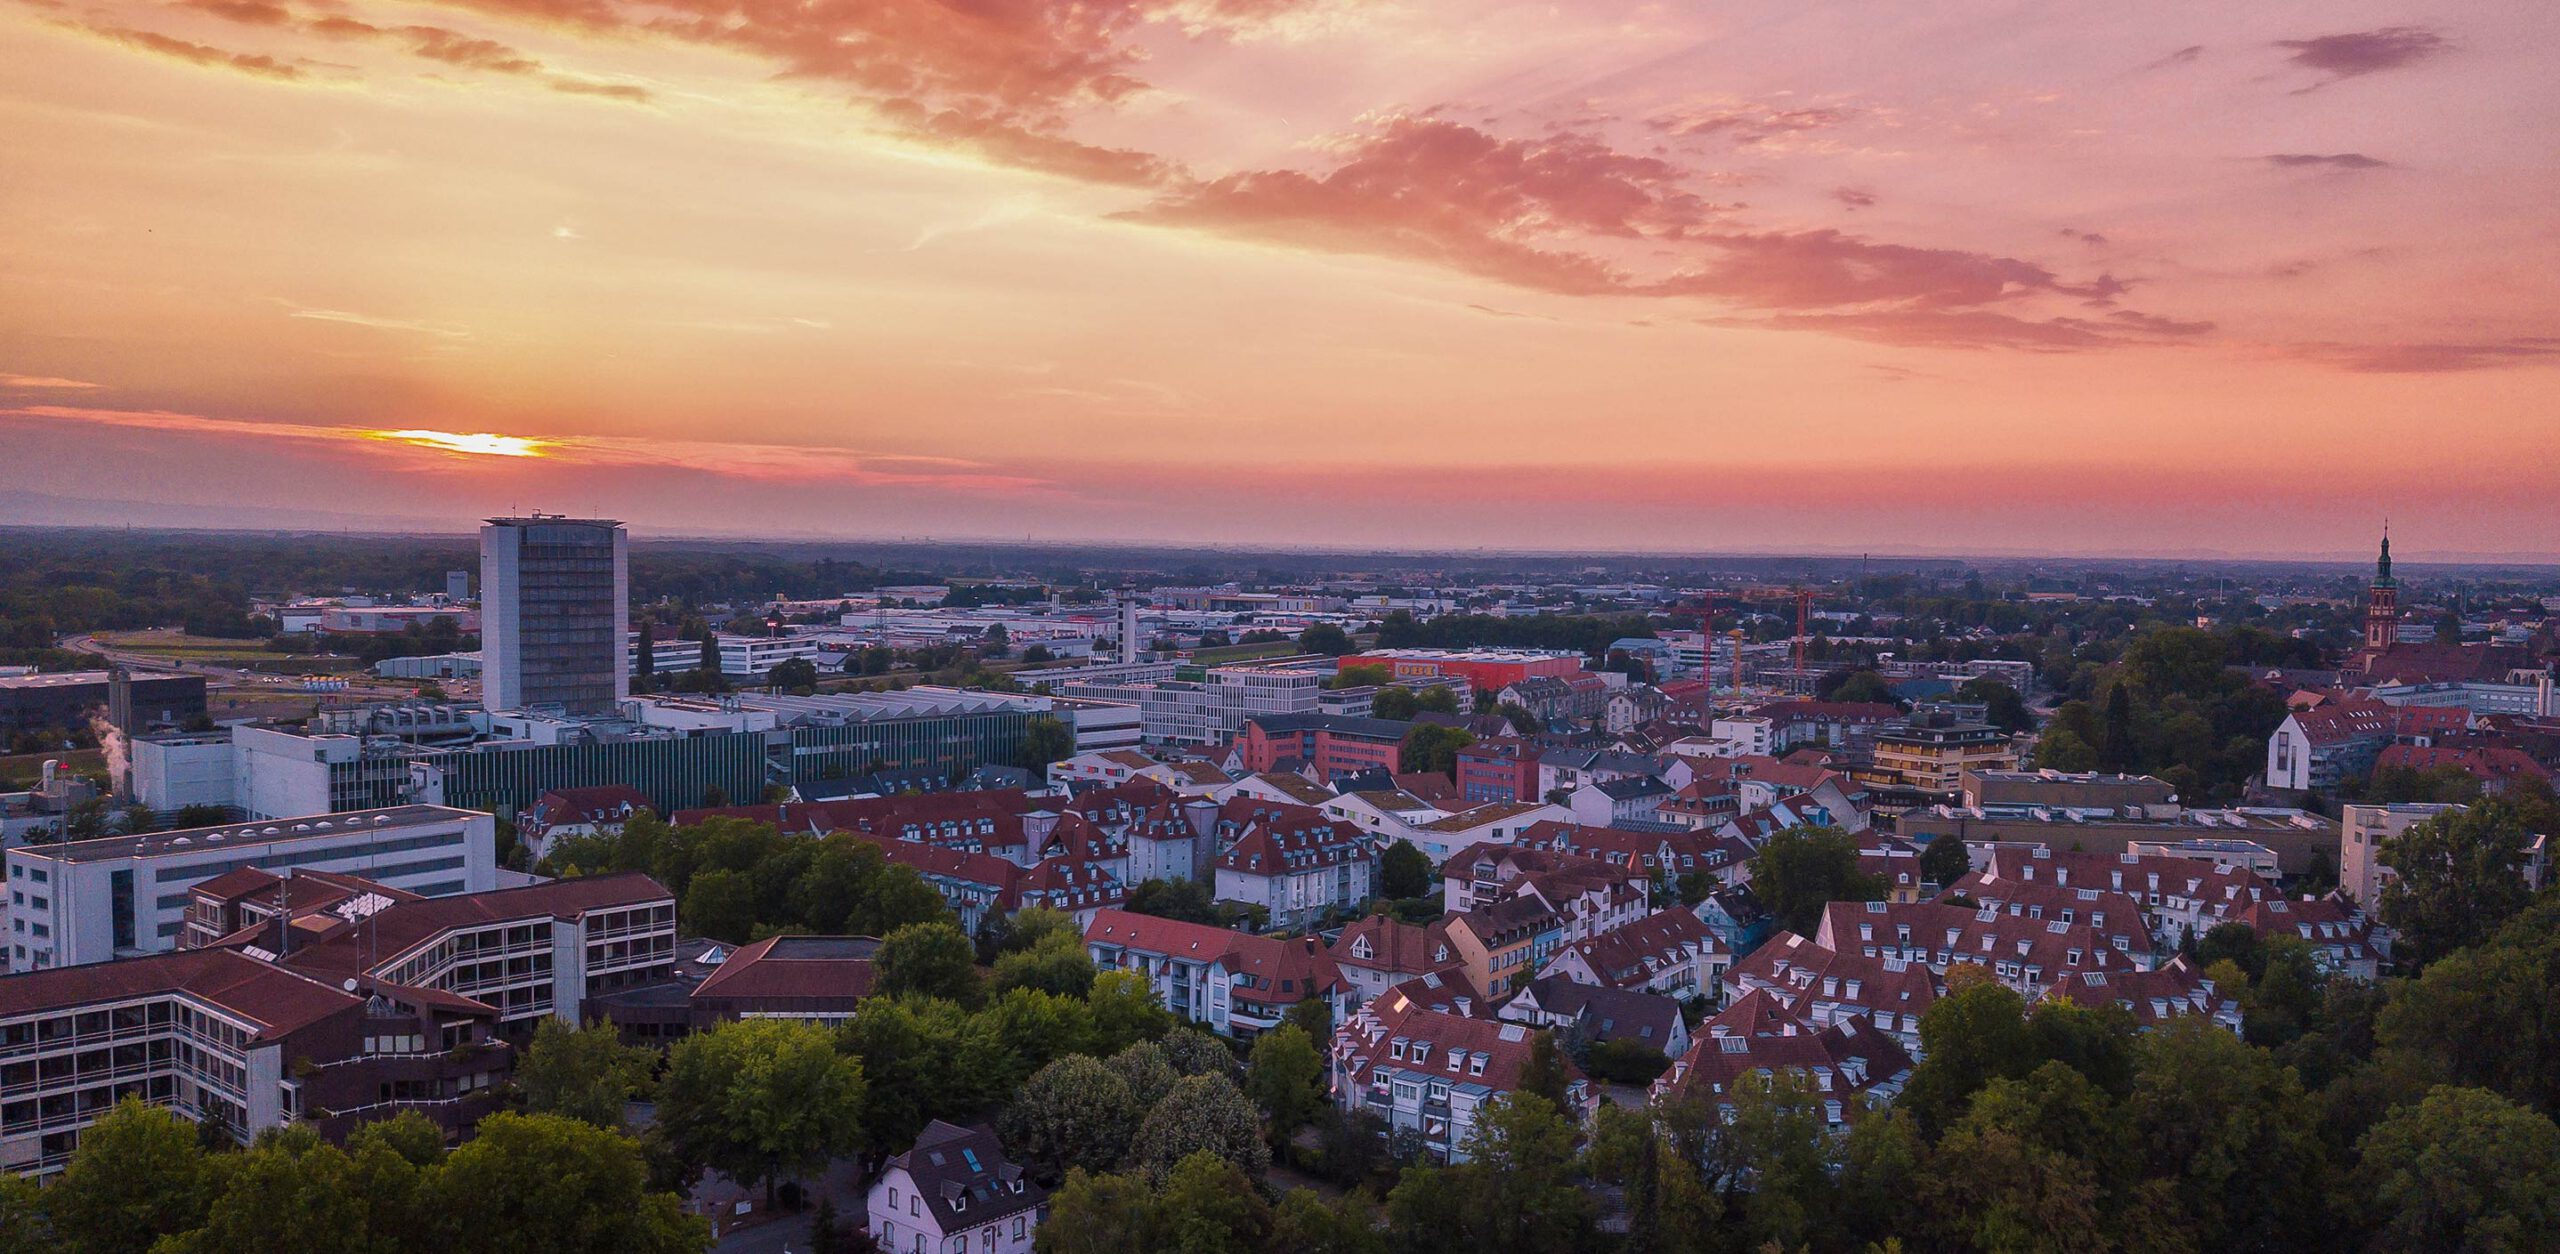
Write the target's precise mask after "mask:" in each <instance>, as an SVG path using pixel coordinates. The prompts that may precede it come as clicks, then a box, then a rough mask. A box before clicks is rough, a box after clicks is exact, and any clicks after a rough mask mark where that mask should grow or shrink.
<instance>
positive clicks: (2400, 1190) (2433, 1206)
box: [2338, 1087, 2560, 1254]
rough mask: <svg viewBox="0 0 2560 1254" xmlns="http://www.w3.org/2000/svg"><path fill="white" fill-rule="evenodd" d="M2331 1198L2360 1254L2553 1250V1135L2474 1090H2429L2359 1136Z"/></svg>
mask: <svg viewBox="0 0 2560 1254" xmlns="http://www.w3.org/2000/svg"><path fill="white" fill-rule="evenodd" d="M2357 1152H2358V1155H2359V1158H2360V1161H2359V1162H2358V1163H2357V1166H2356V1169H2355V1171H2354V1173H2353V1175H2352V1177H2351V1178H2350V1180H2349V1181H2348V1185H2347V1188H2346V1190H2345V1192H2344V1193H2343V1194H2341V1195H2340V1197H2339V1198H2338V1206H2339V1208H2340V1210H2341V1211H2343V1212H2345V1213H2346V1214H2348V1215H2349V1216H2350V1217H2351V1218H2353V1219H2354V1220H2355V1221H2356V1222H2357V1225H2358V1226H2359V1227H2361V1228H2363V1229H2364V1230H2365V1231H2367V1232H2369V1233H2370V1234H2371V1236H2370V1238H2369V1242H2368V1244H2367V1247H2366V1248H2368V1249H2372V1250H2377V1251H2393V1252H2395V1254H2396V1252H2401V1251H2405V1252H2407V1254H2419V1252H2420V1251H2434V1250H2519V1251H2521V1250H2533V1249H2550V1248H2552V1247H2553V1246H2554V1244H2555V1243H2560V1128H2555V1127H2553V1126H2552V1123H2551V1120H2550V1119H2548V1118H2545V1117H2544V1116H2543V1115H2541V1114H2539V1113H2536V1112H2534V1111H2531V1110H2528V1109H2526V1108H2524V1107H2522V1106H2518V1105H2516V1104H2515V1103H2513V1102H2510V1101H2508V1100H2506V1099H2505V1098H2502V1097H2500V1096H2498V1095H2497V1094H2495V1093H2490V1092H2487V1091H2485V1090H2481V1089H2468V1088H2450V1087H2447V1088H2438V1089H2436V1090H2434V1091H2433V1092H2430V1093H2428V1094H2427V1096H2426V1100H2424V1101H2422V1102H2420V1103H2418V1104H2417V1105H2414V1106H2403V1107H2401V1108H2400V1109H2399V1110H2397V1111H2394V1112H2393V1113H2392V1114H2391V1115H2390V1116H2389V1117H2387V1118H2385V1119H2384V1120H2383V1121H2382V1122H2380V1123H2378V1124H2376V1125H2374V1127H2373V1129H2372V1130H2371V1131H2369V1132H2367V1133H2366V1134H2365V1135H2364V1139H2363V1140H2362V1141H2361V1142H2359V1143H2358V1145H2357Z"/></svg>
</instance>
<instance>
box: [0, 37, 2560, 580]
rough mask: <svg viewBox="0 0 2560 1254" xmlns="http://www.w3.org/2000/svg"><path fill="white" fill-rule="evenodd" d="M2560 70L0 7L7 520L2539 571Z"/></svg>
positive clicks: (2552, 502)
mask: <svg viewBox="0 0 2560 1254" xmlns="http://www.w3.org/2000/svg"><path fill="white" fill-rule="evenodd" d="M2555 42H2560V17H2555V15H2554V14H2553V12H2552V11H2551V10H2550V9H2549V8H2548V7H2547V6H2542V5H2535V4H2528V3H2521V2H2513V0H2502V2H2497V3H2480V4H2473V5H2465V6H2456V5H2448V4H2435V5H2426V4H2409V3H2399V4H2380V3H2362V2H2354V0H2350V2H2346V3H2324V4H2309V3H2282V4H2264V5H2255V6H2230V5H2206V4H2200V3H2198V4H2183V3H2182V4H2165V5H2157V6H2143V7H2139V8H2123V9H2111V10H2104V11H2099V10H2093V9H2089V8H2087V7H2085V6H2057V5H2044V6H2010V5H1988V4H1959V5H1947V6H1929V7H1927V8H1925V9H1924V8H1922V7H1920V6H1863V5H1862V6H1849V5H1843V4H1822V5H1803V4H1783V3H1776V2H1774V0H1770V2H1762V0H1748V2H1741V3H1731V4H1717V5H1704V4H1696V5H1688V4H1615V3H1607V2H1605V0H1595V2H1592V3H1581V4H1572V5H1518V4H1477V3H1427V2H1422V0H1414V2H1410V3H1397V4H1361V3H1348V2H1342V0H1088V2H1087V3H1083V4H1079V5H1075V6H1072V7H1067V6H1058V5H1046V4H1038V3H1031V2H1029V0H817V2H816V3H808V4H803V3H799V2H798V0H792V2H790V3H783V2H782V0H672V2H670V3H651V4H636V3H617V2H615V0H460V2H457V3H452V4H418V5H407V4H389V3H373V4H363V5H350V4H344V3H338V2H336V0H180V2H178V3H149V4H144V3H94V4H91V3H81V2H80V0H0V59H5V61H6V63H7V64H8V65H9V66H10V67H11V73H10V75H9V76H8V77H7V80H6V81H5V82H0V125H5V126H6V128H7V132H8V133H9V134H10V136H11V137H12V139H13V141H14V142H13V144H12V153H11V155H12V167H13V174H14V175H15V176H16V177H13V178H10V179H7V180H0V224H5V228H6V231H7V237H8V239H9V240H10V241H11V244H12V247H11V248H10V249H9V250H8V254H7V257H6V260H5V263H0V431H5V432H6V435H7V438H8V441H9V448H10V450H11V456H10V457H8V458H5V459H0V492H9V493H24V494H46V495H51V496H57V497H68V498H85V499H92V500H98V499H104V500H130V501H139V502H148V503H149V504H150V505H151V506H152V507H153V508H155V509H159V510H171V509H176V510H181V511H183V510H185V509H188V508H195V509H200V510H202V511H204V512H205V513H207V514H211V513H214V512H216V511H219V512H222V513H224V514H226V515H227V516H235V517H255V516H256V515H257V514H258V512H259V511H261V510H266V511H274V512H275V514H276V516H277V517H279V518H281V517H285V516H286V513H287V512H288V511H317V512H323V513H332V514H348V515H360V516H378V517H382V518H385V519H391V520H403V521H406V520H416V519H422V518H447V517H450V518H470V517H476V516H478V515H481V514H485V513H490V512H496V511H503V510H507V509H510V508H528V509H529V508H536V507H539V508H545V509H559V510H568V511H573V512H576V511H589V510H592V511H598V512H605V513H610V514H613V515H615V516H618V517H622V518H626V519H629V520H631V521H632V522H634V523H635V524H637V525H638V526H640V527H642V528H644V529H647V530H654V531H661V532H667V531H673V532H698V533H722V534H757V533H760V532H767V531H770V532H775V533H787V534H792V535H813V534H840V535H847V536H858V535H942V536H964V535H972V536H997V537H1012V536H1021V535H1025V534H1030V535H1036V536H1039V537H1041V538H1044V539H1045V538H1060V539H1067V538H1074V539H1088V538H1090V539H1114V538H1120V539H1153V540H1162V541H1168V542H1233V543H1245V544H1257V543H1258V544H1266V545H1278V544H1288V543H1292V542H1306V543H1321V544H1326V545H1344V546H1358V545H1382V546H1389V547H1399V546H1402V547H1459V548H1471V547H1476V546H1485V547H1491V548H1538V549H1560V548H1575V547H1587V548H1595V549H1610V548H1616V549H1643V550H1653V551H1671V550H1753V549H1759V550H1765V549H1788V548H1790V547H1794V548H1804V549H1829V550H1849V551H1857V550H1861V549H1864V550H1871V551H1875V552H1879V553H1886V552H1913V551H1937V552H1967V551H1977V552H2026V551H2056V552H2063V551H2077V550H2088V551H2107V552H2170V551H2192V550H2211V551H2218V552H2224V553H2233V554H2292V553H2320V554H2338V553H2348V552H2354V551H2357V550H2358V549H2360V548H2361V547H2362V545H2363V544H2364V543H2366V541H2367V539H2368V538H2369V537H2370V536H2371V534H2372V532H2373V530H2374V527H2375V524H2376V522H2377V520H2378V518H2379V516H2380V515H2382V514H2384V513H2388V514H2390V515H2391V516H2392V517H2393V519H2394V522H2395V530H2396V531H2397V532H2399V533H2400V534H2402V535H2404V536H2407V537H2409V538H2410V541H2409V542H2410V543H2411V545H2412V547H2414V548H2416V549H2420V550H2427V551H2437V552H2541V553H2549V552H2551V551H2552V550H2553V549H2554V547H2555V546H2554V545H2553V543H2552V536H2553V535H2554V534H2555V532H2560V458H2555V457H2553V456H2552V455H2551V452H2550V447H2551V444H2552V438H2551V437H2552V435H2553V433H2554V429H2555V416H2554V415H2555V401H2560V316H2555V315H2560V280H2556V279H2555V278H2554V276H2555V275H2560V231H2555V229H2554V222H2555V219H2554V214H2553V211H2552V209H2551V205H2552V204H2553V203H2554V201H2555V199H2560V161H2555V157H2554V147H2553V144H2552V143H2551V134H2550V131H2551V122H2550V119H2551V118H2553V117H2554V116H2560V81H2556V80H2555V77H2554V76H2552V75H2551V74H2549V73H2548V69H2549V67H2550V65H2551V64H2553V63H2554V57H2553V54H2554V52H2555V51H2560V49H2555V47H2554V45H2555ZM15 516H21V515H12V514H11V513H10V512H9V509H8V508H6V507H0V522H5V521H9V520H11V518H12V517H15Z"/></svg>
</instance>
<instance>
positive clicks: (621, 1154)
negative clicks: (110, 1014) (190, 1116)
mask: <svg viewBox="0 0 2560 1254" xmlns="http://www.w3.org/2000/svg"><path fill="white" fill-rule="evenodd" d="M710 1245H711V1228H710V1225H709V1223H708V1222H707V1221H705V1220H703V1219H700V1218H697V1217H694V1216H690V1215H687V1214H685V1213H684V1212H683V1210H682V1208H681V1205H680V1202H679V1199H678V1198H677V1196H676V1195H675V1194H674V1193H673V1192H670V1191H668V1190H666V1189H663V1188H653V1187H652V1186H651V1182H650V1173H649V1169H648V1163H647V1160H646V1156H645V1154H644V1153H643V1151H642V1149H641V1147H640V1145H639V1143H638V1142H636V1141H634V1140H633V1139H632V1138H630V1137H627V1136H623V1135H621V1134H620V1133H618V1132H614V1131H609V1130H607V1129H604V1128H599V1127H595V1126H591V1125H590V1124H587V1123H584V1122H581V1121H579V1120H576V1119H569V1118H563V1117H559V1116H555V1115H538V1114H537V1115H521V1114H499V1115H494V1116H491V1117H490V1118H488V1119H485V1120H483V1121H481V1124H480V1127H479V1131H478V1134H477V1135H475V1136H473V1137H472V1139H471V1140H469V1141H467V1142H465V1143H464V1144H463V1145H462V1146H461V1147H459V1148H457V1149H453V1150H447V1149H446V1148H445V1143H444V1133H443V1131H442V1130H441V1129H439V1128H437V1127H436V1126H435V1125H434V1124H433V1123H431V1122H429V1121H428V1120H427V1119H425V1118H424V1117H423V1116H420V1115H417V1114H415V1113H407V1114H403V1115H401V1116H400V1117H398V1118H396V1119H393V1120H390V1121H388V1122H385V1123H376V1124H371V1125H368V1126H365V1127H362V1128H359V1129H357V1130H356V1132H355V1133H354V1134H353V1135H352V1136H350V1137H349V1138H348V1139H347V1144H346V1146H345V1148H343V1149H341V1148H339V1147H337V1146H334V1145H330V1144H328V1143H326V1142H324V1141H322V1140H321V1139H320V1136H319V1134H318V1133H316V1132H314V1131H313V1130H312V1129H311V1128H310V1127H308V1126H306V1125H293V1126H288V1127H285V1128H281V1129H276V1130H273V1131H270V1132H268V1133H267V1134H265V1135H263V1136H261V1137H260V1138H259V1139H258V1141H257V1143H256V1144H255V1145H253V1146H251V1147H249V1148H247V1149H241V1150H229V1151H219V1152H217V1151H208V1150H207V1149H206V1148H205V1147H204V1144H203V1138H202V1137H201V1136H200V1135H199V1132H198V1130H197V1128H196V1127H195V1125H193V1124H190V1123H188V1122H187V1121H186V1120H184V1119H181V1118H179V1117H178V1116H177V1115H174V1114H172V1113H170V1112H168V1111H166V1110H162V1109H160V1108H157V1107H152V1106H145V1105H143V1104H141V1103H140V1102H138V1101H134V1100H132V1099H127V1100H126V1101H125V1102H124V1103H123V1104H122V1105H120V1106H117V1107H116V1108H114V1109H113V1110H110V1111H107V1112H106V1113H104V1114H102V1115H100V1116H99V1118H98V1121H97V1123H96V1124H95V1125H93V1126H92V1127H90V1128H89V1130H88V1131H87V1132H85V1133H83V1134H82V1135H81V1138H80V1147H79V1149H78V1150H77V1151H76V1152H75V1153H74V1154H73V1155H72V1158H71V1163H70V1166H69V1167H68V1169H66V1170H65V1171H64V1172H63V1173H62V1175H61V1176H60V1177H59V1178H58V1179H57V1180H55V1181H54V1182H53V1183H52V1184H50V1185H49V1186H47V1187H45V1188H42V1189H38V1188H37V1187H36V1186H35V1185H33V1184H31V1183H29V1182H28V1181H26V1180H25V1179H23V1178H21V1177H18V1176H12V1175H0V1254H37V1252H39V1251H44V1252H48V1254H54V1252H59V1254H267V1252H269V1251H285V1250H297V1251H298V1250H345V1251H364V1252H365V1254H411V1252H414V1254H484V1252H485V1254H501V1252H507V1254H512V1252H514V1251H528V1250H542V1251H558V1252H560V1254H699V1252H700V1251H703V1250H706V1249H708V1248H710Z"/></svg>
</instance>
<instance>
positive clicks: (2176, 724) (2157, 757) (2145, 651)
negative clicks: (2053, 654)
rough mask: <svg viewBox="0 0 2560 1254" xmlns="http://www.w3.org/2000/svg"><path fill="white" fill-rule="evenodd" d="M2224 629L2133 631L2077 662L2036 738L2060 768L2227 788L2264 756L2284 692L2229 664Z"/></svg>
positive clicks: (2200, 791)
mask: <svg viewBox="0 0 2560 1254" xmlns="http://www.w3.org/2000/svg"><path fill="white" fill-rule="evenodd" d="M2235 661H2236V659H2235V655H2234V650H2233V645H2232V638H2231V637H2229V636H2226V635H2223V634H2217V633H2215V632H2210V631H2204V630H2201V629H2198V628H2193V627H2165V628H2160V629H2157V630H2154V631H2149V632H2145V633H2143V634H2142V635H2139V636H2136V637H2134V638H2133V640H2132V641H2131V642H2130V643H2129V644H2128V645H2126V647H2125V649H2124V652H2123V654H2122V655H2121V657H2119V658H2118V659H2117V660H2116V661H2115V662H2114V663H2112V664H2109V665H2103V666H2093V667H2087V668H2084V672H2083V673H2077V674H2075V678H2074V679H2073V681H2072V692H2073V698H2072V699H2071V700H2069V701H2066V702H2064V703H2063V704H2062V707H2061V708H2060V709H2059V710H2057V711H2055V714H2054V719H2053V722H2052V724H2051V725H2050V726H2048V727H2047V728H2046V730H2045V733H2044V738H2043V740H2042V741H2041V742H2040V743H2039V744H2038V745H2037V747H2036V761H2037V764H2038V765H2041V766H2049V767H2052V768H2054V769H2056V770H2063V771H2087V770H2100V771H2126V772H2132V773H2137V774H2149V775H2157V776H2159V777H2160V778H2162V779H2164V780H2167V781H2168V782H2169V783H2170V784H2172V785H2174V786H2175V787H2176V788H2177V789H2178V792H2179V795H2181V796H2184V797H2187V798H2189V799H2191V800H2192V801H2205V800H2211V801H2229V800H2232V799H2235V798H2237V797H2238V796H2239V795H2240V792H2241V790H2242V788H2243V787H2245V786H2246V785H2247V783H2248V781H2249V779H2250V777H2251V776H2252V775H2254V774H2255V773H2256V772H2257V771H2258V770H2259V768H2260V767H2262V766H2263V765H2264V764H2265V762H2266V744H2267V737H2268V736H2269V735H2271V734H2273V733H2274V731H2275V729H2276V726H2277V725H2278V724H2280V723H2282V722H2283V721H2284V716H2285V709H2284V699H2283V698H2282V697H2280V696H2278V695H2277V694H2276V693H2274V692H2273V691H2271V690H2269V689H2267V688H2265V687H2263V686H2261V685H2259V684H2256V683H2253V682H2251V681H2250V679H2249V676H2248V674H2247V672H2245V671H2242V670H2238V669H2233V667H2234V665H2235Z"/></svg>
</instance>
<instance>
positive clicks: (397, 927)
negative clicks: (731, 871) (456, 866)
mask: <svg viewBox="0 0 2560 1254" xmlns="http://www.w3.org/2000/svg"><path fill="white" fill-rule="evenodd" d="M673 900H674V898H673V897H672V895H670V894H669V893H668V892H667V890H666V889H665V888H663V887H661V886H660V885H659V883H658V881H656V880H653V879H651V878H649V877H648V876H647V875H644V874H642V873H640V872H638V871H622V872H617V873H615V874H612V875H589V876H580V877H575V878H571V879H560V880H552V881H550V882H548V883H542V884H529V885H526V886H524V887H522V888H501V889H498V890H496V891H494V892H485V893H462V894H458V895H456V896H451V897H422V898H419V899H417V900H414V901H403V902H396V903H394V904H392V905H390V906H387V907H385V908H383V909H381V910H377V911H375V912H373V913H372V914H370V915H368V916H366V917H365V918H363V919H360V920H356V921H353V922H345V921H341V922H340V924H339V925H338V926H337V928H336V929H335V930H334V931H333V932H332V933H331V934H330V935H329V936H327V937H326V938H324V939H321V940H317V941H313V942H310V943H308V944H297V946H296V947H295V948H294V949H293V950H292V952H291V953H289V954H287V955H286V956H285V957H284V958H283V959H282V961H283V962H284V963H285V964H286V965H288V966H291V967H293V968H294V969H296V970H302V971H312V972H317V973H321V974H325V975H329V976H352V975H362V974H365V973H367V972H369V971H372V970H374V969H375V968H376V966H377V965H388V964H390V963H392V962H394V961H396V960H397V959H399V958H400V957H401V956H402V955H403V954H406V953H407V952H408V951H410V950H411V949H414V948H416V947H417V946H419V945H422V944H425V943H426V942H428V941H431V940H434V939H435V938H436V937H438V936H441V935H443V934H444V933H446V932H449V931H452V930H454V929H456V928H464V927H476V926H480V925H482V924H488V923H501V922H505V921H507V920H510V919H531V918H539V917H544V916H548V917H550V918H555V919H574V918H577V917H578V916H580V915H583V914H585V913H587V912H588V911H591V910H601V909H606V908H610V907H614V906H631V905H639V904H642V903H645V902H651V901H669V902H671V901H673Z"/></svg>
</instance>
